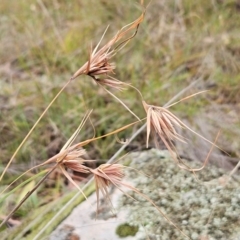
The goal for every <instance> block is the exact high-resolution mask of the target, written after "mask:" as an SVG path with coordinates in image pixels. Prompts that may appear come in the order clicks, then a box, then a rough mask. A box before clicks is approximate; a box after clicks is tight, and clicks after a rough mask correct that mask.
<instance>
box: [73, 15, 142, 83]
mask: <svg viewBox="0 0 240 240" xmlns="http://www.w3.org/2000/svg"><path fill="white" fill-rule="evenodd" d="M143 17H144V13H142V14H141V16H140V17H139V18H138V19H136V20H135V21H134V22H132V23H130V24H128V25H126V26H125V27H123V28H122V29H121V30H120V31H118V32H117V34H115V36H114V37H113V38H112V39H111V40H110V41H109V42H108V43H107V44H105V45H104V46H103V47H102V48H100V49H99V50H98V47H99V45H100V43H101V40H102V39H101V40H100V42H99V43H98V44H97V46H96V47H95V49H94V50H93V51H92V49H91V51H90V55H89V60H88V61H87V62H86V63H85V64H84V65H83V66H82V67H81V68H79V69H78V70H77V71H76V72H75V73H74V74H73V76H72V78H71V79H72V80H73V79H75V78H76V77H78V76H79V75H82V74H85V75H89V76H91V77H95V76H99V75H109V74H112V73H113V70H114V69H115V65H114V64H113V63H111V62H110V59H111V58H112V57H113V56H114V55H115V54H116V53H117V51H118V50H119V49H121V48H119V47H120V46H125V45H126V43H127V42H128V41H129V40H130V39H131V38H133V37H134V36H135V34H136V32H135V33H134V34H133V35H132V36H131V37H129V38H127V39H125V40H123V41H122V43H120V44H119V45H118V46H117V47H115V48H114V47H113V46H114V45H115V44H116V43H117V42H118V41H119V40H120V39H122V38H124V37H125V36H126V35H127V34H128V33H129V31H131V30H132V29H136V31H137V29H138V26H139V24H140V23H141V22H142V21H143ZM105 32H106V31H105ZM104 34H105V33H104ZM104 34H103V36H104ZM102 38H103V37H102Z"/></svg>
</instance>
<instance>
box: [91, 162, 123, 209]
mask: <svg viewBox="0 0 240 240" xmlns="http://www.w3.org/2000/svg"><path fill="white" fill-rule="evenodd" d="M90 171H91V172H92V173H93V174H94V180H95V186H96V194H97V209H99V191H101V192H102V194H103V196H104V197H106V198H108V199H109V194H108V187H109V186H110V184H112V185H114V186H116V187H117V188H119V187H120V186H121V185H124V184H122V182H121V181H122V179H123V177H124V173H123V166H122V165H121V164H102V165H100V166H99V167H98V168H96V169H90Z"/></svg>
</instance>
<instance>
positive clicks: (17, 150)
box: [0, 80, 71, 182]
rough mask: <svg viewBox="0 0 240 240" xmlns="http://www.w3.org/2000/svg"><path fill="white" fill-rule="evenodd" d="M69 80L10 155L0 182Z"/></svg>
mask: <svg viewBox="0 0 240 240" xmlns="http://www.w3.org/2000/svg"><path fill="white" fill-rule="evenodd" d="M70 81H71V80H68V81H67V83H66V84H65V85H64V86H63V87H62V89H61V90H60V91H59V92H58V93H57V95H56V96H55V97H54V98H53V100H52V101H51V102H50V103H49V104H48V106H47V107H46V108H45V110H44V111H43V113H42V114H41V116H40V117H39V118H38V120H37V121H36V122H35V123H34V125H33V126H32V128H31V129H30V131H29V132H28V134H27V135H26V137H25V138H24V139H23V140H22V142H21V143H20V145H19V146H18V148H17V149H16V151H15V152H14V154H13V155H12V157H11V159H10V160H9V162H8V164H7V166H6V167H5V169H4V170H3V172H2V175H1V176H0V182H1V180H2V178H3V176H4V174H5V173H6V171H7V169H8V168H9V166H10V164H11V163H12V161H13V159H14V158H15V156H16V155H17V153H18V152H19V150H20V148H21V147H22V146H23V144H24V143H25V142H26V140H27V139H28V137H29V136H30V135H31V133H32V132H33V130H34V129H35V127H36V126H37V125H38V123H39V122H40V120H41V119H42V118H43V116H44V115H45V113H46V112H47V111H48V109H49V108H50V107H51V106H52V104H53V103H54V101H55V100H56V99H57V98H58V97H59V95H60V94H61V93H62V92H63V90H64V89H65V88H66V87H67V85H68V84H69V83H70Z"/></svg>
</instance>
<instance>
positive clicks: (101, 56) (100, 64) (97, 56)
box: [0, 12, 145, 181]
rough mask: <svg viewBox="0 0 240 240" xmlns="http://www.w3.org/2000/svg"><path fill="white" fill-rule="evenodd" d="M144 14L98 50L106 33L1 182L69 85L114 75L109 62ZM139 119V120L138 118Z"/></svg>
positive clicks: (24, 140) (0, 178) (10, 161)
mask: <svg viewBox="0 0 240 240" xmlns="http://www.w3.org/2000/svg"><path fill="white" fill-rule="evenodd" d="M144 13H145V12H143V13H142V14H141V15H140V17H139V18H137V19H136V20H135V21H133V22H132V23H130V24H128V25H126V26H125V27H123V28H122V29H121V30H120V31H118V32H117V34H116V35H114V37H113V38H112V39H111V40H110V41H109V42H108V43H107V44H105V45H104V46H103V47H101V48H100V49H99V50H98V48H99V45H100V43H101V41H102V39H103V37H104V35H105V33H104V34H103V36H102V38H101V40H100V42H99V43H98V44H97V46H96V47H95V49H94V50H93V51H90V56H89V60H88V61H87V62H86V63H85V64H84V65H83V66H82V67H81V68H79V69H78V70H77V71H76V72H75V73H74V74H73V76H72V77H71V78H70V80H68V81H67V82H66V84H65V85H64V86H63V87H62V88H61V90H60V91H59V92H58V93H57V94H56V96H55V97H54V98H53V100H52V101H51V102H50V103H49V105H48V106H47V107H46V109H45V110H44V111H43V113H42V114H41V115H40V117H39V118H38V120H37V121H36V122H35V124H34V125H33V127H32V128H31V130H30V131H29V132H28V134H27V135H26V137H25V138H24V139H23V140H22V142H21V143H20V145H19V146H18V148H17V149H16V151H15V152H14V154H13V155H12V157H11V159H10V160H9V162H8V164H7V166H6V167H5V169H4V171H3V172H2V174H1V176H0V181H1V180H2V178H3V176H4V174H5V173H6V171H7V169H8V168H9V166H10V165H11V163H12V161H13V160H14V158H15V157H16V155H17V153H18V152H19V150H20V149H21V147H22V146H23V144H24V143H25V142H26V140H27V139H28V138H29V136H30V135H31V133H32V132H33V130H34V129H35V128H36V126H37V125H38V123H39V122H40V120H41V119H42V118H43V116H44V115H45V114H46V112H47V111H48V110H49V108H50V107H51V106H52V104H53V103H54V102H55V100H56V99H57V98H58V97H59V96H60V94H61V93H62V92H63V90H64V89H65V88H66V87H67V86H68V85H69V83H70V82H72V80H74V79H75V78H77V77H78V76H80V75H88V76H90V77H92V78H93V79H96V77H95V76H99V75H106V76H108V74H110V73H113V69H114V68H115V66H114V64H112V63H109V60H110V59H111V58H112V57H113V56H114V55H115V54H116V53H117V52H118V50H117V49H118V47H119V46H120V45H122V44H123V45H124V46H125V45H126V44H127V43H128V41H129V40H130V39H132V38H133V37H134V36H135V35H136V33H137V30H138V27H139V25H140V23H141V22H142V21H143V19H144ZM132 29H136V30H135V32H134V34H133V35H132V36H130V37H128V38H127V39H125V40H123V41H122V42H121V43H120V44H119V45H118V46H116V47H115V48H113V46H114V44H116V43H117V42H118V41H119V40H120V39H122V38H124V37H125V36H126V35H127V34H128V33H129V32H130V31H131V30H132ZM105 32H106V31H105ZM112 48H113V49H112ZM124 106H125V107H126V105H124ZM127 109H128V108H127ZM130 112H131V111H130ZM131 113H132V112H131ZM134 116H136V115H135V114H134ZM136 117H137V116H136ZM137 119H139V118H138V117H137Z"/></svg>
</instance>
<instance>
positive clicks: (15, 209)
mask: <svg viewBox="0 0 240 240" xmlns="http://www.w3.org/2000/svg"><path fill="white" fill-rule="evenodd" d="M56 167H57V164H56V165H55V166H54V167H53V168H52V169H51V170H49V172H48V173H47V174H46V175H45V176H44V177H43V178H42V179H41V180H40V181H39V182H38V184H37V185H36V186H35V187H34V188H33V189H32V190H31V191H29V192H28V193H27V194H26V195H25V196H24V198H23V199H22V200H21V201H20V203H19V204H18V205H17V206H16V207H15V208H14V209H13V210H12V211H11V212H10V213H9V214H8V216H7V217H6V218H5V219H4V220H3V221H2V222H1V224H0V227H2V226H3V224H5V223H6V222H7V221H8V219H10V218H11V216H12V215H13V214H14V213H15V212H16V211H17V210H18V209H19V208H20V207H21V206H22V204H23V203H24V202H25V201H26V200H27V199H28V198H29V197H30V196H31V195H32V194H33V193H34V192H35V191H36V189H37V188H38V187H39V186H40V185H41V184H42V183H43V181H44V180H45V179H46V178H47V177H48V176H49V175H50V174H51V173H52V172H53V171H54V170H55V169H56Z"/></svg>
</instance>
